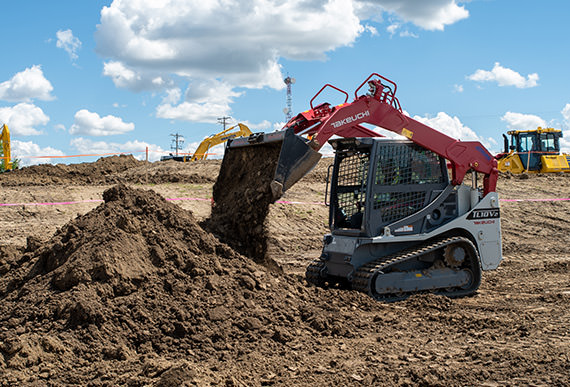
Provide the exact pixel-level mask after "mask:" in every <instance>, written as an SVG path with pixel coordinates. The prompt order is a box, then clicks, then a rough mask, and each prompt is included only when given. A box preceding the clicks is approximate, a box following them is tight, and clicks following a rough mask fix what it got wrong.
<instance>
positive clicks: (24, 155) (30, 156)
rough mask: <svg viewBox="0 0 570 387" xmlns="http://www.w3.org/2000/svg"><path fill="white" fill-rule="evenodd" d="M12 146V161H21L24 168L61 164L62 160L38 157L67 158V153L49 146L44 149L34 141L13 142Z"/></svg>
mask: <svg viewBox="0 0 570 387" xmlns="http://www.w3.org/2000/svg"><path fill="white" fill-rule="evenodd" d="M10 145H11V147H12V149H11V152H12V159H13V160H14V159H20V160H21V165H22V166H26V165H36V164H46V163H59V162H61V159H57V158H37V157H38V156H65V153H63V152H62V151H60V150H59V149H55V148H52V147H49V146H48V147H45V148H42V147H40V146H39V145H38V144H35V143H33V142H32V141H18V140H12V141H11V142H10Z"/></svg>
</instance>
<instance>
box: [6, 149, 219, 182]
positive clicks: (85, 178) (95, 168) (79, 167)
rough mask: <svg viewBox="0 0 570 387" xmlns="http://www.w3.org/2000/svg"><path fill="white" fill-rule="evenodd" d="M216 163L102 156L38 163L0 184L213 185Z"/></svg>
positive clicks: (217, 166)
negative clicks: (72, 161) (81, 160)
mask: <svg viewBox="0 0 570 387" xmlns="http://www.w3.org/2000/svg"><path fill="white" fill-rule="evenodd" d="M218 168H219V160H211V161H210V160H207V161H201V162H199V163H197V162H187V163H181V162H176V161H158V162H155V163H148V162H145V161H139V160H137V159H135V158H134V157H133V156H132V155H120V156H110V157H102V158H100V159H98V160H97V161H95V162H93V163H80V164H68V165H66V164H57V165H52V164H41V165H33V166H30V167H24V168H21V169H18V170H14V171H11V172H7V173H1V174H0V185H1V186H5V187H18V186H30V185H40V186H48V185H110V184H117V183H133V184H163V183H189V184H204V183H213V182H214V181H215V178H216V175H217V173H218Z"/></svg>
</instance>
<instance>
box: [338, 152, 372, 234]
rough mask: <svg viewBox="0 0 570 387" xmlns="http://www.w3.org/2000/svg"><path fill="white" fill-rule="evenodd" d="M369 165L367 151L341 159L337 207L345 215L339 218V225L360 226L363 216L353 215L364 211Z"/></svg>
mask: <svg viewBox="0 0 570 387" xmlns="http://www.w3.org/2000/svg"><path fill="white" fill-rule="evenodd" d="M369 165H370V155H369V154H368V153H365V152H362V153H361V152H358V153H350V154H347V155H346V156H345V157H344V158H342V160H341V161H340V163H339V167H338V174H337V189H336V207H337V209H338V210H339V212H340V213H342V215H343V216H342V219H337V222H336V223H337V227H347V228H360V225H361V223H362V218H361V217H360V218H358V219H357V218H356V217H353V215H356V214H362V213H363V212H364V206H365V200H366V182H367V180H368V169H369Z"/></svg>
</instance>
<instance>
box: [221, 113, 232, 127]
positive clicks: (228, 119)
mask: <svg viewBox="0 0 570 387" xmlns="http://www.w3.org/2000/svg"><path fill="white" fill-rule="evenodd" d="M231 118H232V117H230V116H223V117H219V118H218V123H220V124H222V125H223V126H224V130H226V124H227V123H228V122H229V121H230V119H231Z"/></svg>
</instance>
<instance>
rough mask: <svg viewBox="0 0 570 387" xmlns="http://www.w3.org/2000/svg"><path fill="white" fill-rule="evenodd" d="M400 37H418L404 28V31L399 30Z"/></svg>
mask: <svg viewBox="0 0 570 387" xmlns="http://www.w3.org/2000/svg"><path fill="white" fill-rule="evenodd" d="M400 37H401V38H414V39H417V38H419V35H417V34H414V33H413V32H410V31H408V30H405V31H402V32H400Z"/></svg>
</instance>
